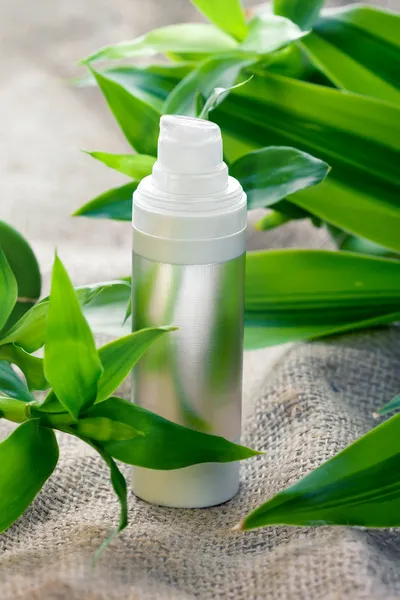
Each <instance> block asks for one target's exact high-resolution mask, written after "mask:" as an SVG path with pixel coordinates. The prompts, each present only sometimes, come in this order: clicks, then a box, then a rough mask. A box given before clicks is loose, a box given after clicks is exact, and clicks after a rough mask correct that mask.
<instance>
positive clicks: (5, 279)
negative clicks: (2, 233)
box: [0, 247, 18, 330]
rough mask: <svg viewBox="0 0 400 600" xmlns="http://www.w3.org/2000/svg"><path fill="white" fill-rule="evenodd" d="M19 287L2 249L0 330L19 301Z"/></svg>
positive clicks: (0, 254)
mask: <svg viewBox="0 0 400 600" xmlns="http://www.w3.org/2000/svg"><path fill="white" fill-rule="evenodd" d="M17 295H18V286H17V281H16V279H15V277H14V273H13V272H12V270H11V267H10V265H9V262H8V260H7V258H6V255H5V254H4V252H3V250H2V248H1V247H0V330H1V329H2V328H3V326H4V324H5V323H6V322H7V319H8V317H9V316H10V314H11V312H12V310H13V308H14V305H15V303H16V301H17Z"/></svg>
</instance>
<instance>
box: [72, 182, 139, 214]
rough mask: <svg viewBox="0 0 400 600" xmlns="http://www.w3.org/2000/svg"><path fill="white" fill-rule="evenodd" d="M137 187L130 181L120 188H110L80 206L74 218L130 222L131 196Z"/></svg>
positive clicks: (135, 183)
mask: <svg viewBox="0 0 400 600" xmlns="http://www.w3.org/2000/svg"><path fill="white" fill-rule="evenodd" d="M137 186H138V184H137V182H135V181H132V182H131V183H127V184H125V185H122V186H121V187H117V188H112V189H111V190H108V191H107V192H104V194H101V195H100V196H97V197H96V198H94V199H93V200H90V202H88V203H87V204H84V205H83V206H81V207H80V208H79V209H78V210H77V211H76V212H74V217H93V218H96V219H115V220H116V221H131V220H132V195H133V192H134V191H135V190H136V188H137Z"/></svg>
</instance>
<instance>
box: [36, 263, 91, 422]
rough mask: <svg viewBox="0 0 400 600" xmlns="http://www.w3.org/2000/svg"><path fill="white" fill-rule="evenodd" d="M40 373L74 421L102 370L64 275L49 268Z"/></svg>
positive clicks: (88, 400) (87, 403)
mask: <svg viewBox="0 0 400 600" xmlns="http://www.w3.org/2000/svg"><path fill="white" fill-rule="evenodd" d="M44 372H45V375H46V379H47V380H48V381H49V382H50V383H51V385H52V387H53V390H54V392H55V394H56V396H57V398H58V399H59V400H60V402H61V404H62V405H63V406H64V407H65V408H66V409H67V411H68V412H69V413H70V414H71V415H72V416H73V417H74V418H76V419H78V417H79V414H80V412H81V411H82V410H83V409H84V408H87V407H88V406H90V405H91V404H92V403H93V402H94V400H95V398H96V395H97V382H98V380H99V378H100V375H101V373H102V366H101V362H100V359H99V356H98V354H97V351H96V347H95V343H94V340H93V336H92V333H91V331H90V328H89V325H88V323H87V321H86V320H85V318H84V316H83V314H82V311H81V308H80V305H79V301H78V297H77V295H76V292H75V290H74V288H73V287H72V284H71V282H70V279H69V277H68V275H67V272H66V270H65V268H64V266H63V264H62V263H61V261H60V259H59V258H58V257H57V256H56V258H55V260H54V266H53V274H52V282H51V294H50V304H49V309H48V315H47V334H46V343H45V354H44Z"/></svg>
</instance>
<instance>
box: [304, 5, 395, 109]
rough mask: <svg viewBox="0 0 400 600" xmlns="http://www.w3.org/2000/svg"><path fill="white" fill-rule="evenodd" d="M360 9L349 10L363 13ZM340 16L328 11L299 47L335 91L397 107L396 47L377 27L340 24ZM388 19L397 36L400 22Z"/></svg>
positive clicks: (393, 18) (393, 16)
mask: <svg viewBox="0 0 400 600" xmlns="http://www.w3.org/2000/svg"><path fill="white" fill-rule="evenodd" d="M364 8H365V7H356V8H354V9H353V10H354V12H355V13H357V12H358V11H361V12H363V11H364ZM375 12H379V11H375ZM342 13H344V16H346V14H347V11H346V10H344V11H343V9H340V10H339V11H338V10H335V11H333V12H332V11H330V12H329V13H328V15H325V16H323V17H322V18H321V19H319V21H318V22H317V23H316V24H315V26H314V30H313V33H312V34H310V35H309V36H308V37H307V38H306V39H305V40H303V41H302V47H303V48H304V49H305V50H306V51H307V53H308V54H309V57H310V58H311V60H312V61H313V62H314V63H315V65H316V66H317V67H318V68H319V69H321V71H322V72H323V73H324V74H325V75H326V76H327V77H328V78H329V79H330V80H331V81H332V82H333V83H334V84H335V85H336V86H337V87H341V88H344V89H347V90H350V91H352V92H355V93H359V94H365V95H366V96H372V97H375V98H380V99H382V100H387V101H389V102H393V103H395V104H399V102H400V76H399V72H400V53H399V45H398V44H397V46H396V45H395V44H393V43H391V42H389V41H387V40H386V39H385V37H384V30H381V29H380V28H379V27H378V25H377V24H375V25H374V26H373V27H370V29H369V30H365V29H363V28H360V27H359V26H357V25H354V24H352V23H348V22H346V20H342V19H341V17H342ZM353 14H354V13H353ZM384 14H385V15H387V13H384ZM387 16H389V15H387ZM391 17H392V20H393V23H397V28H398V36H400V19H399V17H398V15H394V14H393V15H391ZM371 25H372V24H371Z"/></svg>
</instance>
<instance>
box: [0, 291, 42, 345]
mask: <svg viewBox="0 0 400 600" xmlns="http://www.w3.org/2000/svg"><path fill="white" fill-rule="evenodd" d="M48 304H49V303H48V301H47V302H46V301H42V302H39V303H38V304H35V305H34V306H32V308H31V309H30V310H28V312H27V313H25V314H24V315H23V316H22V317H21V318H20V319H19V321H17V322H16V323H15V324H14V325H13V326H12V327H11V328H10V329H9V330H8V331H7V332H6V334H5V336H4V337H3V338H2V339H0V345H5V344H16V345H17V346H20V347H21V348H23V349H24V350H26V352H34V351H35V350H38V349H39V348H41V347H42V346H43V344H44V338H45V327H46V318H47V311H48Z"/></svg>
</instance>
